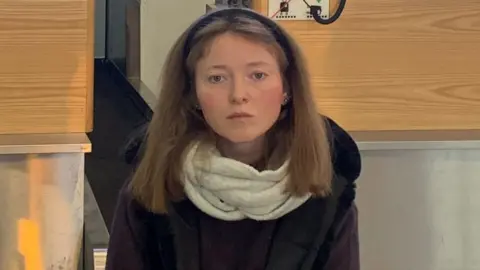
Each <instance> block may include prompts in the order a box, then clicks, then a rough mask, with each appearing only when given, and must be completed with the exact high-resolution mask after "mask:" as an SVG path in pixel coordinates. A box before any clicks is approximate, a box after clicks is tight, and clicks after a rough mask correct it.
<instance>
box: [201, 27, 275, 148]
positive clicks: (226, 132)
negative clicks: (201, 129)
mask: <svg viewBox="0 0 480 270" xmlns="http://www.w3.org/2000/svg"><path fill="white" fill-rule="evenodd" d="M195 74H196V75H195V85H196V92H197V98H198V102H199V105H200V107H201V109H202V112H203V115H204V117H205V120H206V121H207V123H208V124H209V126H210V127H211V128H212V129H213V130H214V131H215V132H216V133H217V134H218V135H220V136H222V137H223V138H225V139H227V140H229V141H231V142H233V143H245V142H250V141H253V140H255V139H256V138H259V137H260V136H262V135H264V134H265V133H266V132H267V131H268V130H269V129H270V128H271V127H272V126H273V124H274V123H275V122H276V121H277V119H278V117H279V114H280V109H281V106H282V102H283V99H284V96H283V83H282V74H281V71H280V67H279V64H278V61H277V58H276V57H275V56H274V54H272V51H271V50H269V48H268V47H267V46H266V45H264V44H261V43H257V42H253V41H250V40H248V39H245V38H244V37H241V36H239V35H235V34H229V33H227V34H223V35H220V36H218V37H217V38H215V39H214V40H213V41H212V43H211V46H210V48H208V50H207V52H206V54H205V56H204V57H203V58H202V59H200V60H199V61H198V63H197V65H196V67H195Z"/></svg>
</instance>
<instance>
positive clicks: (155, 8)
mask: <svg viewBox="0 0 480 270" xmlns="http://www.w3.org/2000/svg"><path fill="white" fill-rule="evenodd" d="M213 2H215V1H214V0H142V2H141V3H142V4H141V22H140V27H141V34H140V36H141V60H140V61H141V74H140V77H141V80H142V82H143V83H144V84H145V85H146V86H147V87H148V88H149V89H151V90H152V92H153V94H154V95H155V97H158V94H159V89H158V78H159V76H160V71H161V69H162V66H163V62H164V61H165V58H166V55H167V53H168V51H169V49H170V47H171V46H172V45H173V43H174V41H175V40H176V39H177V38H178V37H179V36H180V34H181V33H182V32H183V31H184V30H185V29H186V28H187V27H188V26H189V25H190V24H191V23H192V22H193V21H194V20H196V19H197V18H198V17H200V16H201V15H203V14H204V13H205V5H206V4H207V3H213ZM144 98H145V97H144ZM147 103H148V102H147Z"/></svg>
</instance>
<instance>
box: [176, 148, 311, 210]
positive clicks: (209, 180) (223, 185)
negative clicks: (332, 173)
mask: <svg viewBox="0 0 480 270" xmlns="http://www.w3.org/2000/svg"><path fill="white" fill-rule="evenodd" d="M183 173H184V189H185V193H186V195H187V197H188V198H189V199H190V200H191V201H192V203H193V204H195V205H196V206H197V208H199V209H200V210H201V211H203V212H205V213H206V214H208V215H210V216H212V217H214V218H218V219H221V220H241V219H246V218H250V219H254V220H273V219H278V218H280V217H282V216H284V215H286V214H288V213H289V212H291V211H293V210H294V209H296V208H297V207H299V206H300V205H302V204H303V203H304V202H305V201H307V200H308V199H309V198H310V195H306V196H303V197H295V196H293V195H291V194H289V193H287V192H286V191H285V190H286V186H287V183H288V181H289V175H288V161H286V162H285V163H284V164H283V165H282V166H280V167H279V168H278V169H276V170H264V171H258V170H257V169H255V168H254V167H252V166H250V165H247V164H244V163H242V162H239V161H236V160H233V159H230V158H226V157H222V156H221V155H220V153H219V152H218V150H217V149H216V148H215V147H213V146H212V147H210V146H205V145H204V144H200V143H196V144H193V146H192V147H191V148H189V150H188V152H187V153H186V156H185V163H184V167H183Z"/></svg>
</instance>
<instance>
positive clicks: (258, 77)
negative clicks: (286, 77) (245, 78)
mask: <svg viewBox="0 0 480 270" xmlns="http://www.w3.org/2000/svg"><path fill="white" fill-rule="evenodd" d="M265 77H267V74H265V73H263V72H255V73H253V79H255V80H263V79H265Z"/></svg>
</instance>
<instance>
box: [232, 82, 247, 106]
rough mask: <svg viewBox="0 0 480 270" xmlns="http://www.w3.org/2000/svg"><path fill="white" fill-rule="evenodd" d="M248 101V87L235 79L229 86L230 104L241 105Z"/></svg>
mask: <svg viewBox="0 0 480 270" xmlns="http://www.w3.org/2000/svg"><path fill="white" fill-rule="evenodd" d="M248 101H249V95H248V85H247V83H246V82H245V81H244V80H241V79H235V80H233V83H232V85H231V91H230V102H232V103H234V104H242V103H246V102H248Z"/></svg>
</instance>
